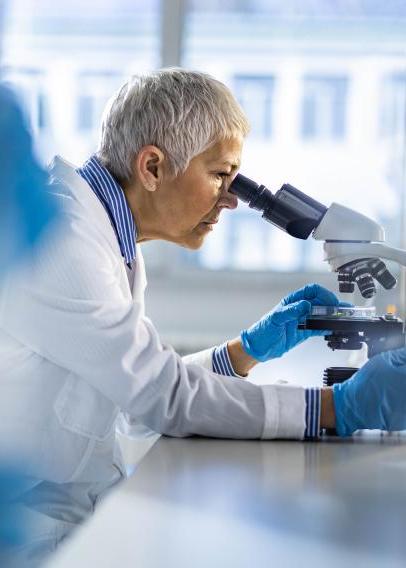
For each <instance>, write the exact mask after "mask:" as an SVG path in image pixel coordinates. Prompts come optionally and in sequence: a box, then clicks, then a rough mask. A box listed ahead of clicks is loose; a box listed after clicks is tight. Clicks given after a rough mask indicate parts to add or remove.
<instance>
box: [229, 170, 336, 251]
mask: <svg viewBox="0 0 406 568" xmlns="http://www.w3.org/2000/svg"><path fill="white" fill-rule="evenodd" d="M230 192H231V193H234V194H235V195H236V196H237V197H238V198H239V199H241V200H242V201H245V202H246V203H248V206H249V207H251V208H252V209H257V210H258V211H262V217H263V218H264V219H265V220H266V221H269V222H270V223H272V224H273V225H275V226H276V227H279V228H280V229H282V230H283V231H285V232H286V233H288V234H289V235H291V236H292V237H296V238H297V239H304V240H305V239H307V238H308V236H309V235H310V234H311V233H312V231H313V230H314V229H315V228H316V227H317V226H318V224H319V223H320V221H321V220H322V218H323V216H324V215H325V213H326V212H327V207H325V206H324V205H323V204H321V203H319V202H318V201H316V200H315V199H312V198H311V197H309V196H307V195H306V194H305V193H302V192H301V191H299V190H298V189H296V188H295V187H293V185H289V184H288V183H286V184H284V185H283V186H282V187H281V189H280V190H279V191H277V192H276V193H275V195H273V194H272V192H271V191H270V190H269V189H267V188H266V187H265V186H264V185H258V184H257V183H255V182H254V181H253V180H251V179H249V178H247V177H246V176H243V175H242V174H238V175H237V176H236V178H235V179H234V181H233V183H232V184H231V186H230Z"/></svg>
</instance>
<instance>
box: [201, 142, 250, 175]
mask: <svg viewBox="0 0 406 568" xmlns="http://www.w3.org/2000/svg"><path fill="white" fill-rule="evenodd" d="M242 145H243V139H242V137H241V138H228V139H226V140H220V141H219V142H216V143H215V144H213V146H210V148H208V149H207V150H206V151H205V152H203V156H204V158H205V159H206V160H207V162H211V163H213V164H214V163H215V164H218V165H224V166H228V167H232V168H239V166H240V161H241V151H242Z"/></svg>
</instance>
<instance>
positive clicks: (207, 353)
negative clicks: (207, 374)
mask: <svg viewBox="0 0 406 568" xmlns="http://www.w3.org/2000/svg"><path fill="white" fill-rule="evenodd" d="M214 349H215V347H210V349H204V350H203V351H198V352H197V353H192V354H191V355H185V356H184V357H182V360H183V362H184V363H185V364H190V363H194V364H195V365H201V366H202V367H204V368H205V369H208V370H209V371H212V370H213V351H214Z"/></svg>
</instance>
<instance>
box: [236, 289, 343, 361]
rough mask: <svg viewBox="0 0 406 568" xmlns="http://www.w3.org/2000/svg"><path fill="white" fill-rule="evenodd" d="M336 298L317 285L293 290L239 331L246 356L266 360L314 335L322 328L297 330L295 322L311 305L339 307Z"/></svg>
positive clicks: (281, 353) (279, 354) (308, 311)
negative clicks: (247, 326)
mask: <svg viewBox="0 0 406 568" xmlns="http://www.w3.org/2000/svg"><path fill="white" fill-rule="evenodd" d="M338 305H339V301H338V298H337V297H336V296H335V294H333V292H330V290H327V289H326V288H323V287H322V286H319V285H318V284H308V285H307V286H305V287H304V288H301V289H300V290H296V292H292V293H291V294H289V295H288V296H286V297H285V298H283V300H281V302H280V303H279V304H278V305H277V306H276V307H275V308H274V309H273V310H272V311H271V312H269V313H268V314H266V315H265V316H264V317H263V318H262V319H260V320H259V321H258V322H257V323H255V324H254V325H253V326H251V327H250V328H249V329H246V330H243V331H242V332H241V341H242V344H243V347H244V350H245V351H246V353H248V355H250V356H251V357H253V358H254V359H256V360H257V361H268V360H269V359H274V358H276V357H281V356H282V355H283V354H284V353H286V352H287V351H289V350H290V349H292V347H295V345H298V344H299V343H302V341H305V339H308V338H309V337H312V336H314V335H324V334H325V332H324V331H313V330H312V331H310V330H299V329H298V328H297V325H298V323H299V322H300V321H302V320H303V318H305V317H306V316H307V315H308V314H309V313H310V310H311V307H312V306H338Z"/></svg>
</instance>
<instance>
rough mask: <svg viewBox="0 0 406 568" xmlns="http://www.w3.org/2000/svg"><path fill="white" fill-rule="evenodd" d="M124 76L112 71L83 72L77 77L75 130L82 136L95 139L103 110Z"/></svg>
mask: <svg viewBox="0 0 406 568" xmlns="http://www.w3.org/2000/svg"><path fill="white" fill-rule="evenodd" d="M123 82H124V76H123V75H121V74H120V73H118V72H115V71H114V70H112V71H109V70H97V71H92V70H85V71H80V72H79V73H78V76H77V87H78V91H79V95H78V98H77V130H78V133H80V134H82V135H83V136H90V137H91V138H92V139H95V137H96V136H97V133H98V130H99V127H100V122H101V117H102V113H103V109H104V107H105V105H106V103H107V101H108V99H109V98H110V97H111V95H112V94H113V93H114V91H116V90H117V89H118V88H119V87H120V85H121V84H122V83H123Z"/></svg>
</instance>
